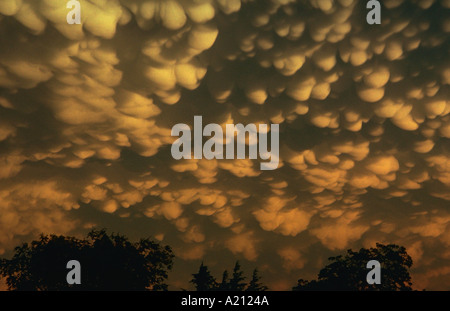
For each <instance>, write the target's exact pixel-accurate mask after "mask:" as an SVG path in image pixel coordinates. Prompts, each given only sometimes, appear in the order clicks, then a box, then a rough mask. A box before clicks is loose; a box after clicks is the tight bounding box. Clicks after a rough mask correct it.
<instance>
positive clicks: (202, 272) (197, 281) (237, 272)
mask: <svg viewBox="0 0 450 311" xmlns="http://www.w3.org/2000/svg"><path fill="white" fill-rule="evenodd" d="M192 276H193V278H192V280H191V283H192V284H194V286H195V289H196V290H197V291H213V290H218V291H254V292H255V291H265V290H267V289H268V288H267V286H265V285H264V284H263V283H261V282H260V279H261V278H260V276H259V275H258V269H256V268H255V269H254V270H253V273H252V278H251V280H250V282H249V283H246V282H245V279H246V277H245V276H244V272H243V271H241V265H240V264H239V261H236V264H235V265H234V268H233V273H232V275H231V277H230V276H229V275H228V270H225V271H224V272H223V274H222V281H221V282H217V280H216V278H215V277H213V276H212V275H211V272H210V271H209V270H208V267H207V266H205V265H204V264H203V262H202V264H201V265H200V268H199V269H198V272H197V273H194V274H192Z"/></svg>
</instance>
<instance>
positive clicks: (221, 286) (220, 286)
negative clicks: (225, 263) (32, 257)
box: [218, 270, 230, 291]
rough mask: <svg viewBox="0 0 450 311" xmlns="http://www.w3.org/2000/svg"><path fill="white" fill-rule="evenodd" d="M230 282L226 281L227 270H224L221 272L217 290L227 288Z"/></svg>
mask: <svg viewBox="0 0 450 311" xmlns="http://www.w3.org/2000/svg"><path fill="white" fill-rule="evenodd" d="M229 287H230V284H229V282H228V271H227V270H225V271H224V272H223V274H222V282H220V284H219V288H218V289H219V290H223V291H225V290H229Z"/></svg>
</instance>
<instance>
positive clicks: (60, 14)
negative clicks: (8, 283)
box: [0, 0, 450, 289]
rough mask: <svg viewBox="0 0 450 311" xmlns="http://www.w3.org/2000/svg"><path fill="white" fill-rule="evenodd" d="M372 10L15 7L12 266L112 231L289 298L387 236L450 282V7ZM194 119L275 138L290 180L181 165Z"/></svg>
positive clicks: (1, 124)
mask: <svg viewBox="0 0 450 311" xmlns="http://www.w3.org/2000/svg"><path fill="white" fill-rule="evenodd" d="M363 2H364V1H356V0H335V1H332V0H329V1H325V0H323V1H322V0H298V1H292V0H261V1H250V0H216V1H212V0H202V1H194V0H186V1H181V0H179V1H175V0H166V1H162V0H147V1H128V0H127V1H125V0H123V1H122V0H121V1H119V0H112V1H100V0H89V1H88V0H81V1H80V3H81V7H82V15H81V25H69V24H67V22H66V15H67V13H68V9H67V8H66V5H65V1H52V0H40V1H37V0H3V1H1V2H0V252H1V253H5V252H10V251H11V249H12V248H13V246H15V245H16V244H18V242H19V241H22V240H23V239H25V237H29V236H33V237H35V236H36V235H37V234H39V233H40V232H45V233H65V234H72V233H77V232H78V233H80V232H81V231H83V230H84V231H86V230H88V228H90V227H92V226H108V225H109V226H113V225H116V226H117V228H119V227H120V228H123V229H122V230H123V231H125V233H126V232H134V234H136V235H138V236H139V235H142V234H143V232H145V234H152V235H154V236H155V237H156V238H158V239H159V240H162V241H163V242H165V243H168V244H170V245H173V246H174V248H175V252H176V254H177V256H179V257H180V258H182V259H183V260H184V263H183V264H184V265H186V266H189V265H190V266H189V267H195V266H196V265H197V262H198V260H199V259H202V258H206V259H207V260H208V262H210V263H211V265H212V266H214V265H216V266H217V267H219V268H218V269H220V268H221V267H223V266H224V265H225V264H224V263H223V262H220V261H219V260H218V258H231V257H233V258H243V259H246V260H248V261H250V262H251V263H252V264H254V265H259V266H261V267H262V270H263V271H262V273H264V274H265V275H266V278H267V280H268V283H269V285H270V284H271V283H270V282H272V284H274V288H277V289H281V288H283V286H284V287H286V288H287V287H289V286H292V285H293V284H295V279H296V278H297V276H298V277H300V276H303V277H304V278H307V277H308V276H312V275H314V274H315V273H316V272H317V270H318V269H319V268H320V267H321V265H322V264H323V261H321V259H320V260H319V259H318V258H322V259H323V258H326V257H328V256H329V255H332V254H335V253H336V252H338V251H342V250H345V249H346V248H359V247H363V246H364V247H369V246H373V245H374V244H375V242H387V243H398V244H402V245H404V246H406V247H407V249H408V251H409V252H410V253H411V254H412V256H413V259H414V266H413V267H414V271H413V272H414V273H413V277H414V280H417V286H419V287H428V288H437V289H448V288H450V284H449V283H448V281H447V282H445V281H444V280H448V279H449V273H450V272H449V270H450V252H449V251H448V249H449V246H450V235H449V232H450V211H449V209H448V206H449V201H450V148H449V146H450V145H449V138H450V114H449V112H450V101H449V98H450V96H449V85H450V61H449V60H448V55H449V50H450V46H449V44H450V42H449V39H450V17H449V16H450V14H449V13H450V2H449V1H448V0H435V1H432V0H430V1H419V0H417V1H413V0H411V1H403V0H389V1H387V0H386V1H383V8H382V19H381V21H382V23H381V25H368V24H367V23H366V13H367V10H366V8H365V4H364V3H363ZM194 115H201V116H203V119H204V120H205V121H204V122H205V123H216V124H219V125H221V126H222V127H223V128H225V125H226V124H229V123H234V124H237V123H243V124H248V123H254V124H279V125H280V164H279V168H278V169H277V170H273V171H261V170H260V169H259V166H260V163H259V162H260V161H259V160H250V159H245V160H216V159H214V160H205V159H202V160H196V159H192V160H179V161H176V160H174V159H173V158H172V157H171V155H170V145H171V144H172V142H173V141H174V137H172V136H171V128H172V127H173V126H174V125H175V124H178V123H185V124H189V125H191V126H192V125H193V120H194ZM137 224H139V226H138V225H137ZM138 228H140V229H138ZM112 229H113V230H114V229H115V228H114V227H112ZM139 230H140V231H139ZM218 254H222V255H223V254H228V255H226V256H228V257H226V256H225V257H220V256H219V255H218ZM230 256H231V257H230ZM231 261H232V259H230V262H231ZM180 265H181V263H180ZM192 269H194V268H192ZM192 269H191V270H192ZM173 278H174V281H173V282H174V284H181V283H180V281H179V280H177V279H176V276H174V277H173ZM283 284H284V285H283Z"/></svg>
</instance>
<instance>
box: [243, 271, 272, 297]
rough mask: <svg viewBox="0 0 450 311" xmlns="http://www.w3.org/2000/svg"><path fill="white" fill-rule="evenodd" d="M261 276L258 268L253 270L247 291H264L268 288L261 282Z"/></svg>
mask: <svg viewBox="0 0 450 311" xmlns="http://www.w3.org/2000/svg"><path fill="white" fill-rule="evenodd" d="M260 280H261V277H260V276H259V275H258V269H255V270H253V274H252V279H251V281H250V283H248V287H247V288H246V291H247V292H263V291H266V290H267V289H268V288H267V286H266V285H264V284H262V283H261V282H260Z"/></svg>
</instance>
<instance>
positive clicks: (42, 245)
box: [0, 230, 174, 290]
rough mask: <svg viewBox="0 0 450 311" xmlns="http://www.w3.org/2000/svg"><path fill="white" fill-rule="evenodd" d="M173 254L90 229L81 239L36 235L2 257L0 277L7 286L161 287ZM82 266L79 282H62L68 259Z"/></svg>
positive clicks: (157, 246) (145, 242)
mask: <svg viewBox="0 0 450 311" xmlns="http://www.w3.org/2000/svg"><path fill="white" fill-rule="evenodd" d="M173 258H174V255H173V253H172V250H171V248H170V247H169V246H162V245H160V244H158V243H157V242H154V241H152V240H150V239H148V238H147V239H141V240H140V241H139V242H136V243H132V242H130V241H129V240H128V238H127V237H126V236H123V235H119V234H110V235H108V234H107V233H106V230H92V231H91V232H89V234H88V235H87V237H86V238H85V239H77V238H74V237H66V236H56V235H46V236H44V235H41V236H40V238H39V239H38V240H35V241H32V242H31V243H24V244H22V245H21V246H18V247H16V248H15V253H14V255H13V257H12V259H1V261H0V276H1V277H4V278H6V283H7V285H8V287H9V289H10V290H164V289H167V285H166V284H164V281H165V280H166V279H167V277H168V271H169V270H171V269H172V264H173ZM70 260H77V261H79V262H80V264H81V284H80V285H78V284H76V285H69V284H68V283H67V281H66V275H67V273H68V270H67V268H66V265H67V262H69V261H70Z"/></svg>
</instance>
